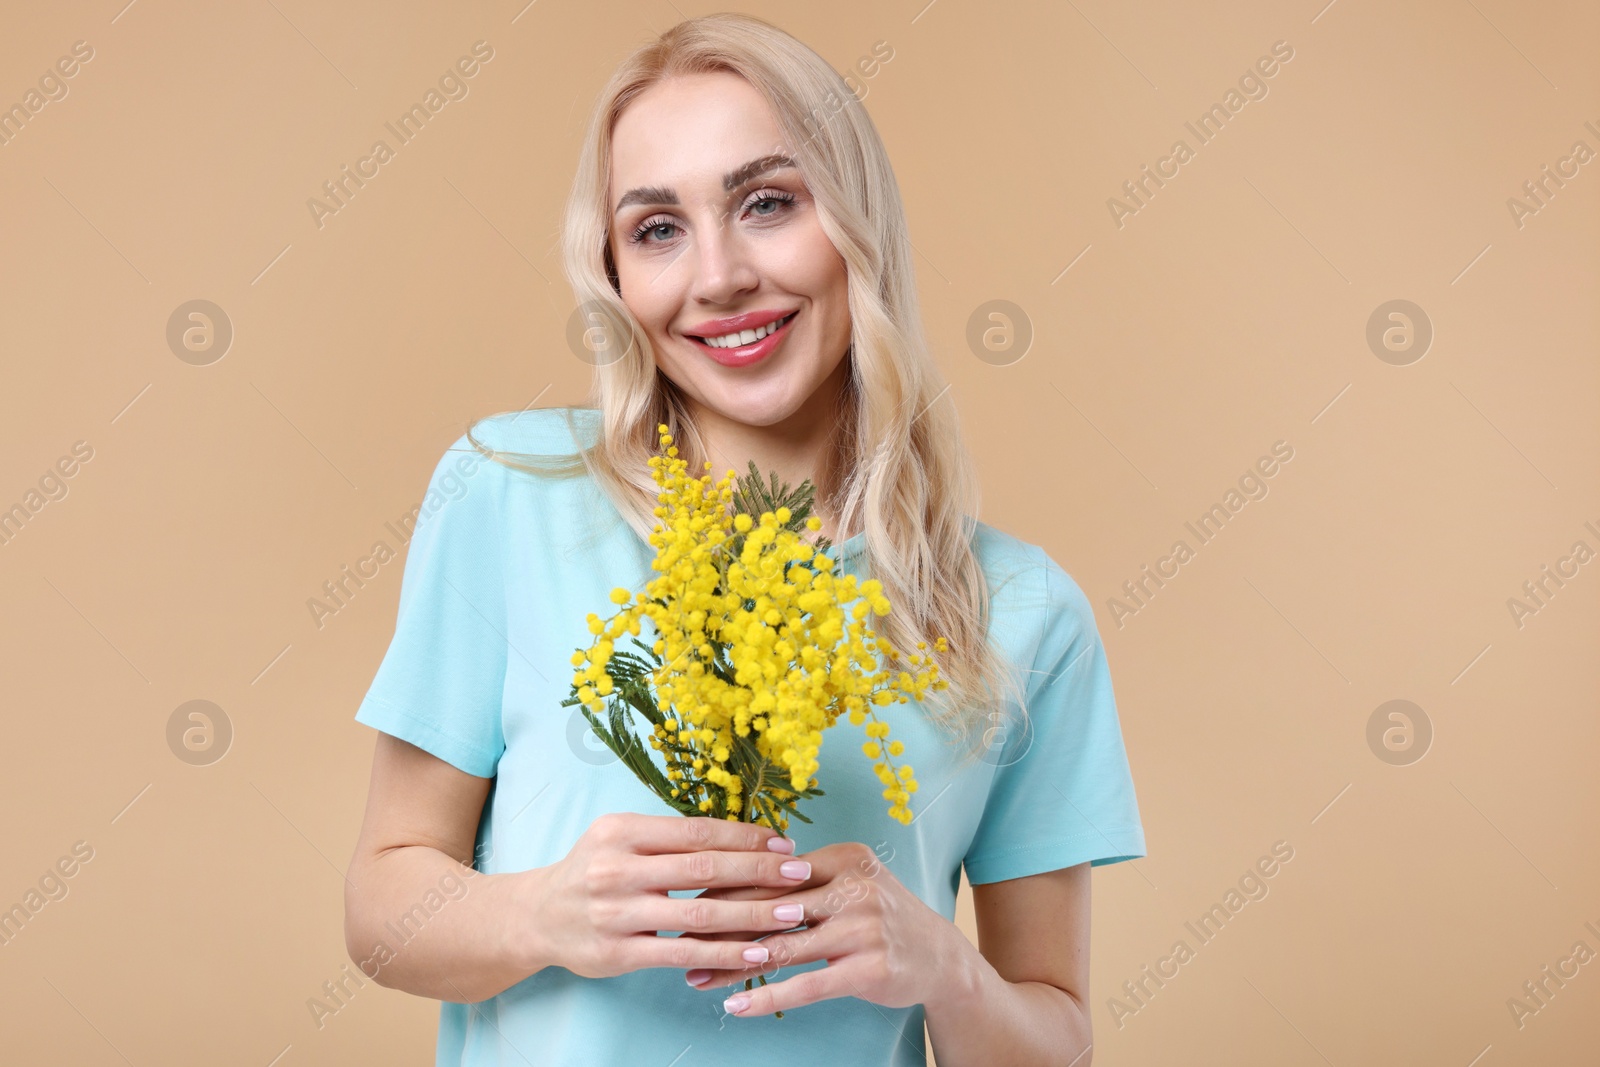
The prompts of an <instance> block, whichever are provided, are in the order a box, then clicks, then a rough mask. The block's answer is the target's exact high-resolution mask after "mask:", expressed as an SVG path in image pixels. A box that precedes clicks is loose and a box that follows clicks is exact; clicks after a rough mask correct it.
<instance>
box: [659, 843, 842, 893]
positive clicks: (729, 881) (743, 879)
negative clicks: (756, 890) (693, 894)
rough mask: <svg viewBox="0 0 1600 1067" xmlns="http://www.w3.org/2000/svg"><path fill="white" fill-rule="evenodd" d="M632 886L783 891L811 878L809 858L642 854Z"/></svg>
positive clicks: (753, 854)
mask: <svg viewBox="0 0 1600 1067" xmlns="http://www.w3.org/2000/svg"><path fill="white" fill-rule="evenodd" d="M628 876H629V879H630V881H629V888H631V889H643V890H656V891H660V892H665V891H666V890H669V889H700V888H707V887H709V888H731V887H735V886H768V887H777V888H778V889H779V891H780V892H784V891H787V890H790V889H796V888H799V887H801V886H804V885H805V884H806V883H807V882H808V881H809V880H810V878H811V862H810V861H809V860H797V859H790V858H789V857H787V856H785V855H782V854H780V853H771V852H768V853H750V852H679V853H674V854H671V855H662V856H641V857H639V858H638V859H637V860H634V861H632V862H631V863H630V864H629V866H628Z"/></svg>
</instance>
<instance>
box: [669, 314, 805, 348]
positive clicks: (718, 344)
mask: <svg viewBox="0 0 1600 1067" xmlns="http://www.w3.org/2000/svg"><path fill="white" fill-rule="evenodd" d="M798 314H799V312H798V311H791V312H789V314H787V315H785V316H784V317H783V318H781V319H774V320H773V321H772V322H769V323H767V324H766V325H765V326H762V327H760V328H758V329H754V330H744V331H742V332H740V333H730V334H726V335H724V336H722V337H695V338H694V340H696V341H698V342H699V343H700V344H702V345H704V346H705V347H707V348H743V347H744V346H745V345H753V344H755V343H756V342H757V341H760V340H762V339H763V338H765V337H766V336H767V335H768V334H773V333H777V332H778V331H779V330H780V329H782V328H783V327H784V326H786V325H788V323H789V320H790V319H792V318H794V317H795V316H796V315H798ZM691 336H692V335H691Z"/></svg>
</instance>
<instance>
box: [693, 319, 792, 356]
mask: <svg viewBox="0 0 1600 1067" xmlns="http://www.w3.org/2000/svg"><path fill="white" fill-rule="evenodd" d="M799 314H800V313H799V312H793V313H791V315H790V317H789V321H788V322H785V323H784V324H783V325H782V326H780V327H778V329H777V330H775V331H774V332H772V333H769V334H767V336H765V337H763V338H761V340H759V341H753V342H751V343H750V344H747V345H740V346H738V347H737V348H712V347H711V346H710V345H708V344H705V343H704V342H702V341H700V340H698V339H696V340H694V341H692V342H691V343H692V344H694V345H697V346H698V347H699V348H700V351H702V352H704V353H705V354H706V355H708V356H710V357H711V358H712V359H714V360H716V361H717V362H718V363H720V364H722V365H723V366H724V367H748V366H750V365H751V364H753V363H759V362H761V360H763V359H765V358H767V356H769V355H771V354H772V352H773V350H775V349H776V348H777V347H778V345H779V344H781V343H782V342H783V339H784V338H785V337H788V336H789V330H790V329H791V328H793V326H794V322H795V319H796V318H798V317H799ZM729 332H730V333H731V332H732V331H729Z"/></svg>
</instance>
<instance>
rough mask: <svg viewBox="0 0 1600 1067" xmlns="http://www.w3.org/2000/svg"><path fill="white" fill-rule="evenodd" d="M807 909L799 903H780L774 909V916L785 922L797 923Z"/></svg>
mask: <svg viewBox="0 0 1600 1067" xmlns="http://www.w3.org/2000/svg"><path fill="white" fill-rule="evenodd" d="M805 913H806V911H805V909H804V908H802V907H801V906H800V905H798V904H779V905H778V906H777V907H776V908H773V909H772V917H773V918H774V919H776V920H778V921H779V922H783V923H797V922H799V921H800V919H801V918H802V917H803V916H804V915H805Z"/></svg>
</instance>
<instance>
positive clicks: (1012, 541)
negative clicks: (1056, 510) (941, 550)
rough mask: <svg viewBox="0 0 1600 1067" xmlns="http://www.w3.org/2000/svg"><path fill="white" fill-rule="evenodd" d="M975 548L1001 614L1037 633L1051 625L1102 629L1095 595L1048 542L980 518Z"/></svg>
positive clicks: (1054, 627) (999, 616)
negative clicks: (1091, 595)
mask: <svg viewBox="0 0 1600 1067" xmlns="http://www.w3.org/2000/svg"><path fill="white" fill-rule="evenodd" d="M972 548H973V552H974V554H975V555H976V556H977V558H978V562H979V564H980V565H981V566H982V567H983V571H984V577H985V579H986V580H987V581H988V584H989V604H990V612H991V614H992V615H993V617H994V618H995V619H996V620H1009V621H1011V622H1012V624H1013V625H1019V626H1021V627H1023V628H1025V629H1027V630H1030V631H1033V634H1034V636H1036V637H1037V636H1042V635H1043V631H1046V630H1066V631H1069V632H1082V631H1088V632H1091V633H1092V632H1095V631H1096V626H1095V621H1094V608H1093V607H1092V606H1091V605H1090V603H1089V598H1088V597H1087V596H1086V595H1085V594H1084V592H1083V589H1082V588H1081V587H1080V586H1079V585H1078V583H1077V581H1076V580H1075V579H1074V578H1073V577H1072V575H1071V574H1070V573H1069V572H1068V571H1067V569H1066V568H1064V567H1063V566H1062V565H1061V564H1060V563H1058V562H1057V561H1056V560H1055V558H1054V557H1052V556H1051V555H1050V553H1049V552H1047V551H1046V550H1045V549H1044V548H1043V546H1041V545H1037V544H1034V543H1033V542H1031V541H1024V540H1023V539H1022V538H1020V537H1017V536H1016V535H1014V534H1010V533H1007V532H1005V531H1004V530H1001V529H999V528H998V527H995V526H992V525H990V524H989V523H986V522H983V521H981V520H979V521H978V522H977V524H976V526H975V528H974V530H973V535H972Z"/></svg>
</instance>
